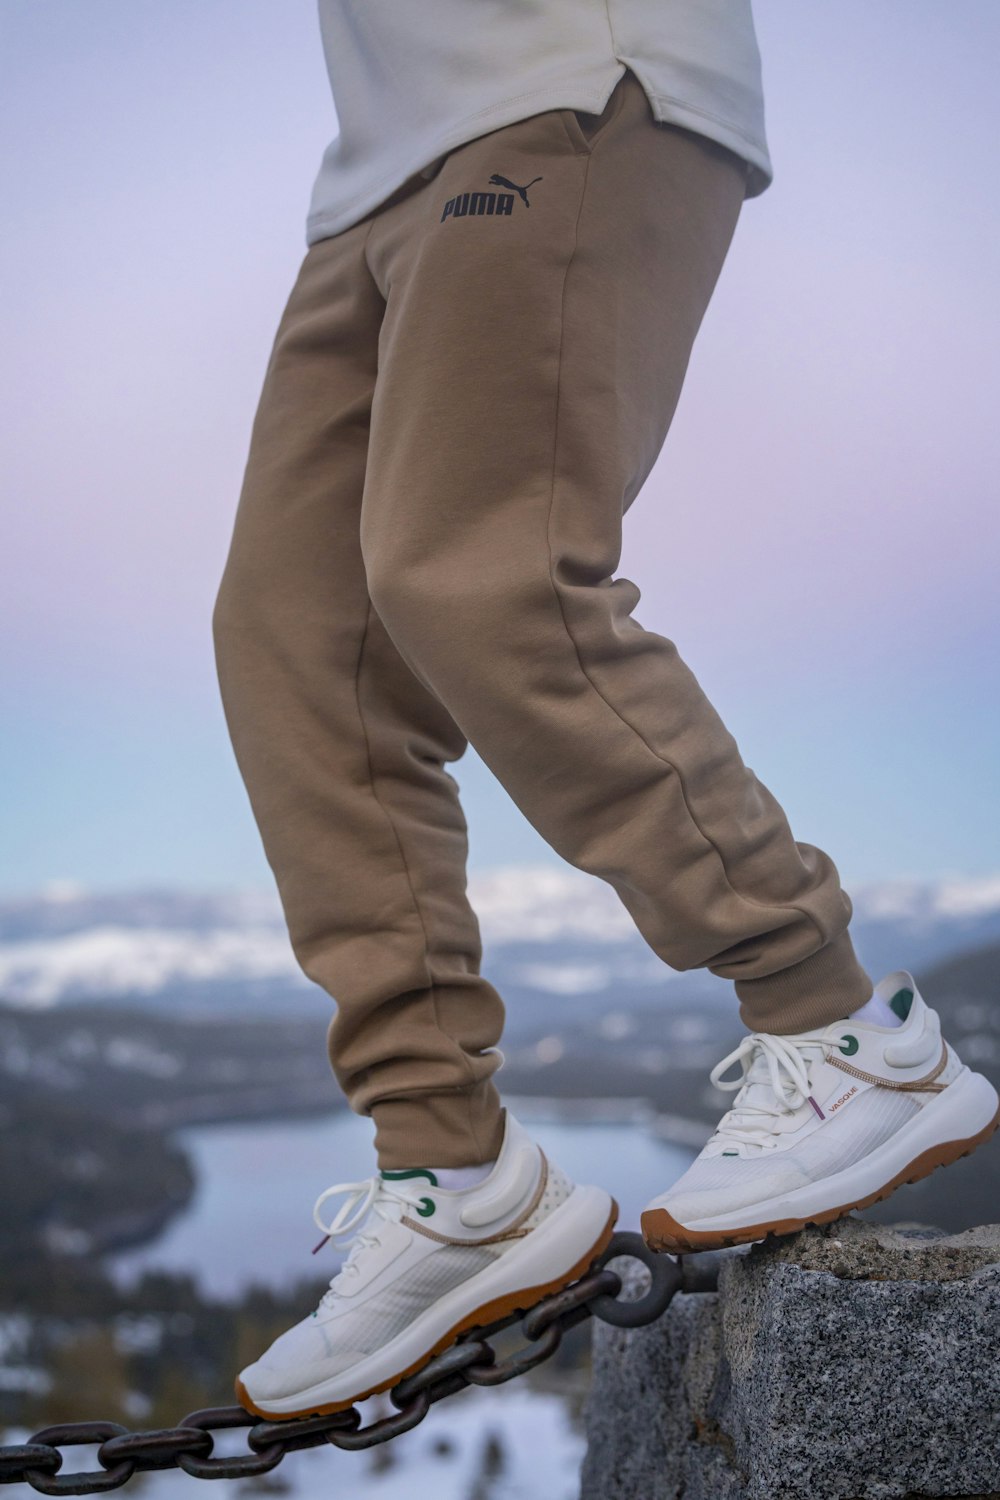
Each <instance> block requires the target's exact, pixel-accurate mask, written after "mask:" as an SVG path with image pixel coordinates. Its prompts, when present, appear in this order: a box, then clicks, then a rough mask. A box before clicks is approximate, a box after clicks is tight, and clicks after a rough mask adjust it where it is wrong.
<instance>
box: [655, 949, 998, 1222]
mask: <svg viewBox="0 0 1000 1500" xmlns="http://www.w3.org/2000/svg"><path fill="white" fill-rule="evenodd" d="M875 992H876V994H877V995H879V996H881V998H882V999H884V1000H885V1001H886V1002H887V1004H889V1005H890V1006H891V1007H892V1009H893V1010H894V1011H895V1013H896V1014H897V1015H898V1016H900V1017H902V1022H903V1024H902V1025H901V1026H878V1025H873V1024H872V1023H871V1022H864V1021H858V1020H852V1019H851V1018H850V1017H847V1018H845V1019H844V1020H842V1021H834V1022H831V1023H830V1024H829V1025H828V1026H825V1027H819V1028H817V1029H816V1030H813V1031H804V1032H797V1033H796V1034H795V1035H791V1036H778V1035H772V1034H770V1033H767V1032H759V1031H755V1032H751V1033H750V1035H748V1036H745V1037H744V1038H743V1040H742V1042H740V1044H739V1046H738V1047H736V1048H735V1049H734V1050H733V1051H732V1052H730V1053H729V1055H728V1057H724V1058H723V1059H722V1061H721V1062H720V1063H717V1064H716V1066H715V1067H714V1068H713V1069H712V1071H711V1073H710V1074H709V1077H710V1079H711V1081H712V1082H713V1083H714V1084H715V1085H716V1086H717V1087H718V1088H720V1089H738V1090H739V1092H738V1093H737V1095H736V1098H735V1100H734V1101H733V1105H732V1108H731V1109H730V1110H729V1111H728V1112H727V1113H726V1114H725V1115H723V1117H722V1120H721V1121H720V1123H719V1125H718V1128H717V1129H716V1131H715V1133H714V1134H713V1135H712V1137H711V1138H710V1140H709V1141H708V1143H707V1144H706V1145H705V1146H704V1148H703V1149H702V1151H701V1152H700V1154H699V1155H698V1157H697V1158H696V1159H695V1160H694V1161H693V1162H692V1164H691V1166H690V1167H688V1169H687V1171H686V1172H685V1173H684V1174H683V1176H682V1177H680V1178H678V1180H677V1181H676V1182H675V1183H674V1184H673V1186H672V1187H670V1188H668V1189H667V1191H666V1192H665V1193H661V1194H660V1195H659V1197H657V1198H654V1199H653V1200H652V1202H651V1203H649V1204H647V1206H646V1209H645V1211H644V1212H643V1215H642V1232H643V1237H644V1238H645V1241H646V1243H647V1245H649V1246H650V1247H651V1248H652V1249H654V1250H670V1251H692V1250H710V1249H717V1248H720V1247H721V1246H724V1245H739V1244H745V1243H747V1242H748V1241H750V1240H759V1239H762V1238H763V1237H764V1235H766V1234H788V1233H791V1232H792V1231H794V1230H798V1229H803V1228H804V1227H805V1225H806V1224H825V1223H827V1222H829V1221H830V1220H831V1219H836V1218H838V1217H839V1216H840V1215H841V1214H844V1213H847V1212H848V1211H849V1210H850V1209H852V1208H866V1207H867V1206H868V1205H869V1204H870V1203H875V1202H877V1201H878V1200H879V1199H880V1198H887V1197H888V1196H889V1194H890V1193H891V1192H893V1191H894V1190H895V1189H896V1188H897V1187H899V1186H900V1185H901V1184H902V1183H904V1182H916V1181H917V1179H918V1178H921V1177H926V1176H927V1175H928V1173H929V1172H932V1171H933V1170H934V1168H935V1167H939V1166H946V1165H948V1163H950V1162H953V1161H957V1160H958V1158H959V1157H960V1156H968V1154H969V1152H970V1151H972V1150H973V1149H974V1148H975V1147H976V1146H978V1145H979V1144H980V1143H981V1142H982V1141H985V1140H986V1139H987V1137H988V1136H990V1135H992V1133H993V1132H994V1130H996V1128H997V1126H998V1124H1000V1098H998V1096H997V1091H996V1089H995V1088H994V1087H993V1085H992V1084H991V1083H990V1081H989V1079H987V1078H984V1077H983V1075H982V1074H981V1073H974V1072H973V1071H972V1070H971V1069H970V1068H968V1067H966V1066H965V1065H964V1064H963V1063H962V1062H961V1061H960V1059H959V1058H958V1056H957V1054H956V1052H955V1050H954V1048H953V1047H951V1046H949V1044H948V1043H947V1042H945V1041H943V1040H942V1037H941V1023H940V1020H939V1017H938V1015H937V1012H936V1011H934V1010H932V1009H931V1007H930V1006H929V1005H928V1004H927V1003H926V1002H925V1000H924V999H923V997H922V996H921V994H920V992H919V990H918V989H917V986H916V983H915V981H914V978H913V975H912V974H909V973H908V972H907V971H906V970H905V969H898V970H896V972H895V973H893V974H889V975H887V976H886V978H885V979H883V980H882V981H881V982H880V983H879V984H878V985H877V986H876V991H875ZM735 1062H739V1063H740V1064H741V1065H742V1076H741V1077H740V1078H738V1079H736V1080H734V1081H731V1082H728V1083H722V1082H720V1075H721V1074H722V1073H724V1072H725V1071H726V1069H727V1068H729V1067H731V1066H732V1064H733V1063H735Z"/></svg>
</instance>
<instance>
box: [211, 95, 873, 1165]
mask: <svg viewBox="0 0 1000 1500" xmlns="http://www.w3.org/2000/svg"><path fill="white" fill-rule="evenodd" d="M744 183H745V178H744V172H743V168H742V164H741V163H740V162H739V161H738V160H737V158H736V157H735V156H733V155H731V154H730V153H728V152H727V151H726V150H725V149H724V148H722V147H717V146H715V145H714V144H712V143H710V142H708V141H706V140H704V139H703V138H701V137H699V136H697V135H694V134H690V133H688V132H686V131H684V130H681V129H678V128H676V127H673V126H670V125H666V124H662V123H659V122H657V121H656V120H655V119H654V118H653V116H652V113H651V111H650V108H649V104H648V101H647V99H646V96H645V94H644V92H643V90H642V87H641V85H640V84H639V83H638V81H637V80H636V79H635V77H634V75H633V74H632V73H630V72H626V74H625V75H624V77H623V78H622V80H621V82H620V83H619V84H618V86H617V88H616V89H615V91H614V93H613V94H612V96H611V98H610V100H609V102H608V105H607V108H606V110H605V111H604V113H603V114H602V115H600V116H593V115H586V114H582V113H581V114H578V113H577V112H575V111H573V110H569V109H558V110H551V111H546V112H545V113H541V114H536V115H533V116H531V117H530V118H528V119H524V120H520V121H518V122H516V123H515V124H513V125H507V126H504V127H503V128H501V129H498V130H494V131H492V132H491V133H489V134H486V135H482V136H480V137H478V138H477V139H474V140H472V141H470V142H467V143H466V144H464V145H462V146H460V147H458V148H457V149H455V150H453V151H452V152H451V153H450V154H448V155H447V156H446V157H445V158H444V159H443V162H442V164H441V166H440V170H439V171H438V172H437V174H436V175H431V176H424V175H415V176H414V177H412V178H411V179H409V180H408V181H407V182H406V183H404V185H403V187H402V188H400V189H399V190H397V192H396V193H394V194H393V196H392V197H391V198H389V199H388V200H387V201H386V202H385V203H384V204H382V205H381V206H380V207H379V208H378V209H376V210H374V211H373V212H372V213H370V214H369V215H368V217H367V218H365V219H363V220H362V221H360V222H359V223H357V224H355V225H353V226H352V227H350V228H348V229H346V230H344V231H342V232H341V233H340V234H337V235H335V236H333V237H331V238H328V239H324V240H321V241H319V242H318V243H317V244H315V245H313V246H312V247H311V248H310V249H309V251H308V253H307V254H306V256H305V260H304V262H303V264H302V267H301V270H300V272H299V275H298V279H297V281H296V283H295V286H294V288H293V290H292V293H291V297H290V299H289V302H288V304H287V306H286V308H285V311H284V315H283V317H282V319H281V323H280V326H279V328H278V332H277V336H276V339H275V343H274V348H273V351H272V354H271V358H270V362H269V364H268V368H267V372H266V377H265V380H264V387H263V393H262V396H261V400H260V406H259V409H258V412H257V415H256V419H255V422H254V427H253V435H252V441H251V445H250V454H249V461H248V465H247V470H246V476H245V480H244V486H243V490H242V494H241V497H240V501H239V506H238V510H237V513H236V520H235V528H234V534H233V537H232V543H231V547H230V551H229V556H228V560H227V563H226V568H225V572H224V575H223V578H222V581H221V585H220V588H219V594H218V599H217V602H216V606H215V612H214V617H213V628H214V639H215V648H216V658H217V665H218V673H219V682H220V688H221V693H222V700H223V705H224V709H225V713H226V718H227V723H228V726H229V731H230V733H231V736H232V741H233V748H234V752H235V755H236V759H237V762H238V766H239V770H240V773H241V775H242V777H243V779H244V781H245V784H246V787H247V792H248V795H249V798H250V802H251V806H252V809H253V813H254V816H255V818H256V821H257V825H258V827H259V830H260V834H261V838H262V841H263V846H264V850H265V853H266V855H267V859H268V862H269V864H270V866H271V869H272V870H273V872H274V875H275V878H276V882H277V886H278V889H279V893H280V897H281V901H282V906H283V910H284V914H285V918H286V920H287V924H288V929H289V934H290V938H291V942H292V946H293V948H294V951H295V955H296V957H297V960H298V962H299V963H300V965H301V967H302V969H303V970H304V971H305V973H306V974H307V975H308V976H309V977H310V978H312V979H313V980H314V981H316V983H317V984H319V985H321V986H322V987H323V988H324V989H325V990H327V991H328V993H329V994H330V995H331V996H332V997H333V998H334V1000H335V1001H336V1013H335V1016H334V1019H333V1021H332V1022H331V1025H330V1030H329V1054H330V1061H331V1065H332V1068H333V1071H334V1073H335V1075H336V1078H337V1080H338V1081H339V1083H340V1085H341V1087H342V1088H343V1090H344V1092H345V1093H346V1095H347V1098H348V1100H349V1102H350V1104H351V1106H352V1108H353V1109H355V1110H356V1111H358V1112H359V1113H361V1114H370V1115H371V1116H372V1117H373V1119H374V1121H375V1127H376V1146H377V1150H378V1159H379V1163H380V1165H381V1166H382V1167H384V1168H401V1167H410V1166H420V1165H435V1166H460V1165H463V1164H472V1163H476V1162H480V1161H484V1160H487V1159H489V1158H490V1157H492V1156H494V1155H495V1154H496V1152H497V1149H498V1146H499V1143H500V1137H501V1121H502V1115H501V1108H500V1101H499V1097H498V1094H497V1090H496V1087H495V1085H494V1082H493V1079H492V1074H493V1073H494V1071H495V1069H496V1068H497V1066H498V1064H499V1061H500V1059H499V1057H498V1055H497V1053H496V1052H495V1051H490V1050H487V1049H490V1048H493V1047H495V1045H496V1043H497V1041H498V1040H499V1038H500V1034H501V1027H502V1023H503V1016H504V1009H503V1004H502V1002H501V999H500V997H499V995H498V994H497V992H496V990H495V989H494V988H493V987H492V985H491V984H490V983H489V982H488V980H486V979H485V978H483V977H482V976H481V974H480V972H479V970H480V960H481V956H482V948H481V941H480V932H479V927H478V923H477V919H476V916H475V914H474V913H473V911H472V909H471V908H470V906H469V903H468V899H467V895H466V856H467V848H468V845H467V829H466V823H465V819H464V816H463V812H462V808H461V806H460V803H459V798H458V788H457V785H456V782H455V780H454V778H453V777H452V776H451V775H450V774H449V772H448V771H447V770H446V766H447V764H448V762H451V761H457V760H458V759H459V757H460V756H461V755H462V753H463V752H464V750H465V749H466V746H467V744H469V743H471V744H472V745H473V746H474V747H475V749H476V751H477V752H478V754H479V755H480V756H481V757H482V759H483V761H484V762H485V763H486V765H487V766H489V768H490V769H491V770H492V771H493V773H494V774H495V775H496V777H497V778H498V779H499V781H500V782H501V783H502V785H503V786H504V787H505V788H506V790H507V792H508V793H509V795H510V797H511V798H512V800H513V801H514V802H515V803H516V805H517V806H518V807H519V808H520V809H521V811H522V813H523V814H524V816H525V817H526V818H527V819H528V820H529V822H531V823H532V824H533V826H534V827H535V828H536V829H537V830H538V832H539V833H540V834H541V836H542V837H543V838H544V839H545V840H546V841H547V842H548V844H549V845H550V846H551V847H552V848H553V849H554V850H556V851H557V852H558V854H560V855H561V856H562V858H563V859H565V860H566V861H567V862H568V863H569V864H571V865H573V866H576V867H577V868H579V869H581V870H585V871H588V872H589V873H591V874H592V875H595V876H599V877H600V878H601V879H602V880H605V881H607V882H608V883H609V884H610V885H611V886H612V887H613V889H614V890H615V891H616V892H617V894H618V896H619V897H620V898H621V900H622V902H623V903H624V905H625V907H626V908H627V910H628V911H629V913H630V914H631V916H632V917H633V919H634V921H635V923H636V926H637V928H638V930H639V932H640V933H641V934H642V936H643V937H644V938H645V940H646V942H647V943H648V944H649V945H650V947H651V948H652V949H653V951H654V952H655V953H656V954H657V955H658V956H659V957H660V958H661V959H662V960H663V961H664V963H665V964H667V965H669V966H670V967H672V968H674V969H678V970H685V969H692V968H698V967H706V968H708V969H710V970H711V971H712V972H713V973H714V974H718V975H721V976H724V977H726V978H729V979H732V980H734V981H735V992H736V996H737V998H738V1000H739V1004H740V1016H741V1019H742V1020H743V1021H744V1022H745V1023H746V1025H747V1026H748V1027H750V1028H752V1029H759V1030H770V1031H777V1032H791V1031H798V1030H802V1029H805V1028H806V1027H809V1026H812V1025H819V1024H822V1023H825V1022H826V1021H829V1020H834V1019H837V1018H840V1017H842V1016H844V1015H846V1014H847V1013H848V1012H849V1011H850V1010H852V1009H854V1008H855V1007H857V1006H858V1005H860V1004H861V1003H862V1002H863V1001H865V1000H866V999H867V998H868V997H869V995H870V994H871V990H872V984H871V980H870V978H869V976H868V975H867V974H866V973H865V971H864V969H863V968H861V966H860V965H859V963H858V960H857V957H856V955H855V952H854V948H853V944H852V941H851V938H850V935H849V933H848V930H847V929H848V922H849V920H850V917H851V913H852V905H851V901H850V898H849V897H848V896H847V895H846V893H845V892H844V891H843V890H842V888H841V885H840V882H839V877H838V873H837V869H836V867H835V865H834V864H833V862H832V860H831V859H830V858H829V856H828V855H826V854H824V853H823V852H822V851H821V850H820V849H817V848H814V847H813V846H811V845H809V844H803V843H796V842H795V840H794V839H793V837H792V834H791V831H790V829H789V826H788V822H787V819H786V817H785V815H784V813H783V811H782V809H781V807H780V806H779V805H778V803H777V802H776V801H775V798H774V797H773V796H772V795H771V793H770V792H769V791H768V790H767V788H766V787H765V786H763V785H762V784H761V782H760V781H759V780H757V778H756V777H755V776H754V774H753V772H752V771H751V770H750V769H749V768H748V767H747V766H746V765H744V763H743V761H742V759H741V757H740V754H739V751H738V748H737V745H736V742H735V740H734V739H733V737H732V735H731V734H730V733H729V732H728V730H727V729H726V728H725V726H724V725H723V723H722V721H721V719H720V718H719V716H718V714H717V713H716V711H715V709H714V708H713V707H712V705H711V703H710V702H709V701H708V699H707V698H706V697H705V695H704V693H703V692H702V690H701V688H700V687H699V685H698V683H697V681H696V679H695V677H694V676H693V674H692V672H691V670H690V669H689V668H688V667H687V666H686V665H685V663H684V662H683V661H682V660H681V658H680V656H679V655H678V652H677V650H676V648H675V646H674V645H673V643H672V642H671V641H669V640H666V639H665V638H664V637H663V636H661V635H657V634H655V633H654V632H652V631H650V630H646V629H644V628H643V627H642V626H641V625H640V624H639V622H638V621H637V620H636V619H635V618H634V616H633V613H632V611H633V610H634V608H635V606H636V603H637V601H638V599H639V590H638V588H637V587H636V585H635V584H634V583H633V582H631V580H630V579H628V578H624V577H621V576H616V575H615V569H616V567H617V565H618V562H619V558H620V552H621V536H622V517H623V515H624V513H625V511H626V510H627V509H628V508H629V506H630V505H631V503H632V501H633V500H634V499H635V497H636V495H637V494H638V492H639V490H640V488H641V487H642V484H643V482H644V481H645V479H646V476H647V475H648V473H649V471H650V469H651V468H652V465H653V463H654V461H655V459H656V457H657V455H658V453H659V452H660V449H661V446H662V444H663V441H664V438H665V436H666V433H667V429H668V427H669V425H670V420H671V417H672V415H673V412H674V408H675V405H676V403H677V399H678V396H679V393H680V390H681V384H682V381H683V378H684V373H685V369H686V366H687V363H688V358H689V355H690V351H691V347H692V343H693V341H694V338H695V335H696V333H697V331H698V327H699V324H700V322H701V319H702V316H703V314H704V311H705V308H706V305H707V303H708V300H709V297H710V296H711V293H712V290H713V288H714V285H715V282H716V279H717V277H718V274H719V271H720V269H721V267H722V263H723V260H724V258H725V255H726V251H727V249H728V246H729V243H730V240H731V237H732V234H733V230H734V228H735V225H736V221H737V218H738V215H739V211H740V206H741V203H742V201H743V196H744ZM719 607H720V609H723V610H724V609H726V607H727V603H726V601H725V600H720V603H719Z"/></svg>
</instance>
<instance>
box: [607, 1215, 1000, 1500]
mask: <svg viewBox="0 0 1000 1500" xmlns="http://www.w3.org/2000/svg"><path fill="white" fill-rule="evenodd" d="M695 1259H697V1257H689V1258H688V1260H689V1263H690V1262H691V1261H694V1260H695ZM624 1267H630V1268H634V1267H635V1263H634V1262H618V1263H616V1264H615V1269H617V1270H619V1271H621V1270H622V1269H623V1268H624ZM635 1279H636V1280H640V1279H641V1273H636V1276H635ZM586 1416H587V1432H588V1443H589V1446H588V1451H587V1456H586V1459H585V1461H584V1465H583V1470H582V1483H581V1500H619V1497H620V1500H625V1497H628V1500H682V1497H683V1500H896V1497H898V1500H903V1497H906V1500H923V1497H930V1496H936V1497H959V1496H961V1497H990V1500H994V1497H997V1500H1000V1225H996V1224H992V1225H987V1226H984V1227H982V1228H978V1229H971V1230H967V1231H965V1232H964V1233H963V1234H958V1235H945V1234H943V1233H942V1232H941V1231H940V1230H936V1229H934V1228H932V1227H928V1226H918V1225H912V1224H894V1225H881V1224H874V1223H870V1222H868V1221H866V1220H864V1219H863V1218H862V1217H861V1216H860V1215H859V1214H850V1215H847V1216H845V1217H844V1218H842V1219H839V1220H838V1221H837V1222H836V1223H835V1224H830V1225H825V1226H823V1227H822V1228H818V1229H808V1230H804V1231H803V1232H802V1233H800V1234H797V1235H789V1236H784V1237H782V1238H780V1239H772V1240H770V1241H765V1242H764V1243H762V1244H759V1245H754V1246H753V1247H751V1248H750V1249H749V1250H747V1249H745V1248H744V1249H742V1250H735V1251H727V1252H723V1254H722V1256H721V1257H720V1272H719V1289H718V1292H699V1293H681V1294H679V1295H678V1296H676V1297H675V1298H674V1300H673V1302H672V1304H671V1306H670V1308H669V1309H668V1311H667V1312H666V1313H665V1314H664V1316H663V1318H662V1319H660V1321H659V1322H658V1323H655V1324H653V1325H651V1326H649V1327H646V1328H640V1329H636V1330H634V1331H623V1330H619V1329H614V1328H609V1327H607V1326H606V1325H604V1324H601V1323H597V1324H595V1327H594V1379H593V1383H592V1387H591V1393H590V1398H589V1401H588V1405H587V1414H586Z"/></svg>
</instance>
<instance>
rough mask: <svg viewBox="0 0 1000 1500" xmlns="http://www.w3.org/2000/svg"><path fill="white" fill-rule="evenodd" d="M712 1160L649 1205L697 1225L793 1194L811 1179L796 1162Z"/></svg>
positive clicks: (691, 1169) (695, 1165) (695, 1166)
mask: <svg viewBox="0 0 1000 1500" xmlns="http://www.w3.org/2000/svg"><path fill="white" fill-rule="evenodd" d="M721 1162H722V1158H721V1157H711V1158H708V1160H707V1161H706V1162H704V1163H702V1162H695V1163H693V1165H692V1166H691V1167H689V1168H688V1170H687V1172H685V1173H684V1175H683V1177H680V1178H679V1179H678V1181H677V1182H675V1183H674V1185H673V1187H671V1188H668V1190H667V1191H666V1192H665V1193H661V1194H660V1196H659V1197H658V1198H654V1199H653V1201H652V1202H651V1203H649V1204H648V1205H647V1208H649V1209H656V1208H665V1209H666V1210H667V1212H668V1213H669V1214H670V1215H671V1217H672V1218H674V1219H676V1221H677V1222H678V1223H679V1224H692V1223H697V1222H698V1221H700V1220H702V1219H710V1218H712V1217H714V1216H715V1215H718V1214H727V1213H732V1212H739V1211H741V1210H743V1209H753V1207H754V1205H756V1204H762V1203H764V1202H766V1201H768V1200H769V1199H771V1198H774V1197H776V1196H777V1195H779V1194H782V1193H789V1192H794V1190H795V1189H796V1188H800V1187H802V1186H803V1185H804V1184H805V1183H807V1182H808V1181H809V1180H810V1179H809V1177H808V1174H807V1173H806V1172H805V1171H804V1170H803V1169H802V1167H800V1166H799V1165H798V1164H797V1163H796V1162H795V1161H794V1160H793V1159H791V1158H786V1159H785V1160H783V1161H782V1160H775V1159H774V1158H773V1157H770V1156H769V1157H767V1158H765V1159H762V1160H747V1159H746V1158H743V1157H731V1158H727V1159H726V1162H725V1165H724V1166H721V1165H718V1166H717V1165H716V1164H717V1163H721Z"/></svg>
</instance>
